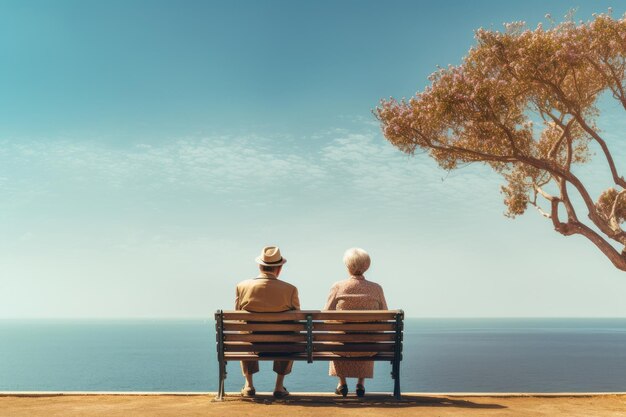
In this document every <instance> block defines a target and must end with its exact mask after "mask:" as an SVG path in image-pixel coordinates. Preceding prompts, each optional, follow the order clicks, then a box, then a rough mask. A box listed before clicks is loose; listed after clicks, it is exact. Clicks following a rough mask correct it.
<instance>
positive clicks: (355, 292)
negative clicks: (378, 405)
mask: <svg viewBox="0 0 626 417" xmlns="http://www.w3.org/2000/svg"><path fill="white" fill-rule="evenodd" d="M343 262H344V263H345V265H346V267H347V268H348V273H349V274H350V277H349V278H348V279H346V280H343V281H339V282H337V283H335V285H333V287H332V288H331V289H330V295H329V296H328V301H327V302H326V306H325V307H324V310H387V302H386V301H385V295H384V294H383V289H382V287H381V286H380V285H378V284H376V283H375V282H372V281H368V280H366V279H365V277H364V276H363V274H364V273H365V271H367V269H368V268H369V267H370V256H369V255H368V254H367V252H365V251H364V250H363V249H359V248H352V249H348V250H347V251H346V253H345V254H344V256H343ZM329 375H331V376H336V377H338V378H339V385H338V386H337V389H336V390H335V394H337V395H343V396H344V397H345V396H346V395H348V384H347V383H346V378H358V382H357V385H356V394H357V396H359V397H362V396H364V395H365V378H373V377H374V362H373V361H331V362H330V371H329Z"/></svg>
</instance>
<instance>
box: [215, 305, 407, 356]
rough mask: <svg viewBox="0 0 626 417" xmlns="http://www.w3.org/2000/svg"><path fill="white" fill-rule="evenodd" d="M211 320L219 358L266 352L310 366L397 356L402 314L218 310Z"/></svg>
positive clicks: (389, 311)
mask: <svg viewBox="0 0 626 417" xmlns="http://www.w3.org/2000/svg"><path fill="white" fill-rule="evenodd" d="M215 319H216V329H217V341H218V355H222V357H223V358H225V359H228V358H229V357H230V358H233V359H244V358H245V357H246V356H247V355H248V356H252V355H258V354H259V353H261V354H263V353H272V354H285V355H291V356H293V357H294V359H301V360H307V361H308V362H312V361H313V360H315V359H324V358H329V357H336V356H337V355H339V356H350V354H353V355H358V354H359V353H364V352H369V353H371V354H374V356H371V357H370V359H371V360H398V361H399V360H400V358H401V352H402V332H403V327H404V324H403V321H404V313H403V312H402V310H373V311H371V310H351V311H318V310H298V311H287V312H282V313H251V312H246V311H221V310H220V311H218V312H217V313H216V314H215ZM220 350H221V352H220Z"/></svg>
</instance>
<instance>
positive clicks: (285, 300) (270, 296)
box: [235, 272, 300, 313]
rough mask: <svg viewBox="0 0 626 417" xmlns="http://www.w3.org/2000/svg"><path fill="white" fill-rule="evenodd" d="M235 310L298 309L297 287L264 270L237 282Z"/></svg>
mask: <svg viewBox="0 0 626 417" xmlns="http://www.w3.org/2000/svg"><path fill="white" fill-rule="evenodd" d="M235 310H246V311H253V312H256V313H278V312H281V311H288V310H300V299H299V298H298V289H297V288H296V287H295V286H293V285H291V284H289V283H287V282H285V281H281V280H279V279H278V278H276V276H275V275H274V274H270V273H267V272H264V273H261V274H260V275H259V276H258V277H256V278H253V279H248V280H246V281H243V282H240V283H239V284H237V295H236V297H235Z"/></svg>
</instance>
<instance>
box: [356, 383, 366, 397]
mask: <svg viewBox="0 0 626 417" xmlns="http://www.w3.org/2000/svg"><path fill="white" fill-rule="evenodd" d="M356 396H357V397H364V396H365V387H364V386H363V385H361V384H356Z"/></svg>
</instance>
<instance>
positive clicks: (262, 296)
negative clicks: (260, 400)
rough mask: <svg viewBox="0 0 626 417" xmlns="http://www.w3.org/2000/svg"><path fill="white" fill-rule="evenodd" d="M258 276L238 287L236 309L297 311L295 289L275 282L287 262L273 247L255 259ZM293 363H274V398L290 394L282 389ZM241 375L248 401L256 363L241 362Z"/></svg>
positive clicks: (243, 392)
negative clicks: (243, 379)
mask: <svg viewBox="0 0 626 417" xmlns="http://www.w3.org/2000/svg"><path fill="white" fill-rule="evenodd" d="M256 262H257V263H258V264H259V270H260V274H259V276H257V277H256V278H253V279H249V280H246V281H243V282H240V283H239V284H237V297H236V298H235V309H236V310H245V311H253V312H257V313H278V312H281V311H288V310H299V309H300V300H299V299H298V289H297V288H296V287H294V286H293V285H291V284H289V283H287V282H285V281H281V280H279V279H278V276H279V275H280V272H281V271H282V268H283V265H284V264H285V262H287V260H286V259H285V258H283V257H282V255H281V254H280V249H279V248H278V247H276V246H266V247H264V248H263V252H262V253H261V255H260V256H258V257H257V258H256ZM292 364H293V361H274V372H276V374H277V375H276V386H275V387H274V397H276V398H284V397H286V396H287V395H289V392H288V391H287V389H286V388H285V386H284V385H283V380H284V379H285V375H287V374H288V373H290V372H291V366H292ZM241 371H242V372H243V375H244V377H245V378H246V384H245V385H244V387H243V388H242V390H241V395H243V396H246V397H251V396H254V395H255V394H256V390H255V388H254V383H253V381H252V375H254V374H255V373H256V372H258V371H259V362H258V361H245V362H241Z"/></svg>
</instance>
